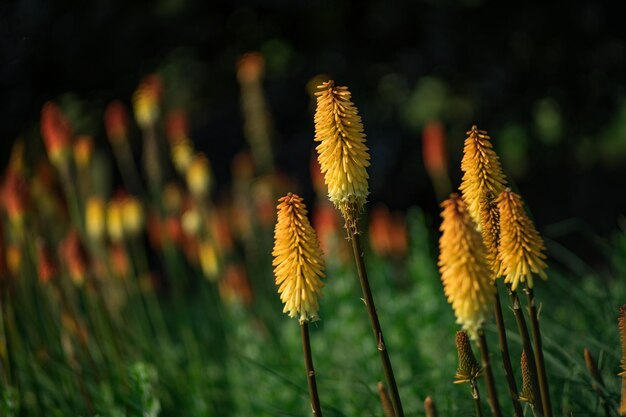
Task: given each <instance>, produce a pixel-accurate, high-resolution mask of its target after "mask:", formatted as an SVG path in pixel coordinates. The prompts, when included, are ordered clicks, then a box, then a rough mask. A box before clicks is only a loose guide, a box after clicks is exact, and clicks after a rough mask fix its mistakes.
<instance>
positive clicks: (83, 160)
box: [74, 135, 94, 169]
mask: <svg viewBox="0 0 626 417" xmlns="http://www.w3.org/2000/svg"><path fill="white" fill-rule="evenodd" d="M93 149H94V144H93V138H92V137H91V136H88V135H81V136H79V137H78V138H76V143H74V162H75V163H76V165H77V166H78V167H80V168H83V169H85V168H87V167H88V166H89V163H90V162H91V157H92V155H93Z"/></svg>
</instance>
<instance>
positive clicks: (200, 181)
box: [186, 154, 213, 199]
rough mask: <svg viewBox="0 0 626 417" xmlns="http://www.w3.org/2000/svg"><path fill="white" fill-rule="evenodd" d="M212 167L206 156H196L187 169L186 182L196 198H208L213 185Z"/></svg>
mask: <svg viewBox="0 0 626 417" xmlns="http://www.w3.org/2000/svg"><path fill="white" fill-rule="evenodd" d="M212 176H213V175H212V173H211V165H210V164H209V160H208V159H207V157H206V156H204V155H202V154H196V155H195V156H194V158H193V160H192V161H191V162H190V163H189V165H188V167H187V173H186V180H187V187H188V188H189V192H191V195H193V196H194V197H195V198H198V199H203V198H206V197H208V195H209V192H210V191H211V186H212V185H213V184H212V183H213V178H212Z"/></svg>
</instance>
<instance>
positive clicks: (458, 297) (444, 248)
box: [438, 194, 495, 339]
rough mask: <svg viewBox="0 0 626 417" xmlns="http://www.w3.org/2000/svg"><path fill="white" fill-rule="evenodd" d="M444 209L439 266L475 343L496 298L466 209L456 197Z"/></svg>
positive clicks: (446, 288) (459, 317)
mask: <svg viewBox="0 0 626 417" xmlns="http://www.w3.org/2000/svg"><path fill="white" fill-rule="evenodd" d="M441 206H442V207H443V212H442V213H441V217H442V218H443V221H442V223H441V227H440V229H439V230H441V232H442V234H441V237H440V238H439V263H438V265H439V272H440V274H441V281H442V283H443V289H444V293H445V295H446V297H447V299H448V302H449V303H450V304H451V305H452V309H453V310H454V314H455V315H456V318H457V323H459V324H461V325H462V326H463V329H464V330H466V331H467V332H468V334H469V336H470V337H471V338H472V339H476V338H477V333H478V330H479V329H480V327H481V326H482V324H483V322H484V321H485V319H487V317H489V315H490V314H491V308H492V306H493V297H494V295H495V287H494V286H493V284H492V282H491V279H490V277H491V271H490V270H489V267H488V265H487V261H486V258H485V247H484V245H483V241H482V238H481V236H480V233H478V232H477V231H476V226H475V224H474V222H473V221H472V218H471V217H470V215H469V210H468V207H467V205H466V204H465V202H464V201H463V200H462V199H461V198H460V197H459V196H458V195H457V194H452V195H451V196H450V198H449V199H448V200H446V201H444V202H443V203H442V204H441Z"/></svg>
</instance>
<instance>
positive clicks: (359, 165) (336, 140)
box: [315, 81, 370, 222]
mask: <svg viewBox="0 0 626 417" xmlns="http://www.w3.org/2000/svg"><path fill="white" fill-rule="evenodd" d="M318 89H320V90H321V91H318V92H317V93H315V95H316V96H317V109H316V111H315V141H316V142H320V143H319V145H317V148H316V149H317V153H318V161H319V163H320V167H321V171H322V173H323V174H324V181H325V182H326V185H327V186H328V197H329V198H330V201H332V202H333V204H334V205H335V206H336V207H338V208H339V209H340V210H341V212H342V214H343V215H344V218H345V219H346V222H349V221H351V220H354V219H353V218H352V217H351V216H353V215H355V214H358V213H359V212H360V211H361V209H362V208H363V205H364V204H365V199H366V198H367V195H368V193H369V191H368V185H367V180H368V178H369V176H368V174H367V171H366V168H367V167H368V166H369V165H370V163H369V159H370V156H369V153H368V148H367V146H366V145H365V134H364V133H363V123H361V116H359V114H358V110H357V108H356V107H355V106H354V104H353V103H352V101H350V98H351V93H350V91H348V88H347V87H335V84H334V82H333V81H328V82H325V83H323V84H322V85H320V86H318Z"/></svg>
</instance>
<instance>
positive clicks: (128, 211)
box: [120, 195, 145, 237]
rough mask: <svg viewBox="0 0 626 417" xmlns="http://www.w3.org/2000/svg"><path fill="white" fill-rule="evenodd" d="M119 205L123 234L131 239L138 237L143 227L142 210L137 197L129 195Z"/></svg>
mask: <svg viewBox="0 0 626 417" xmlns="http://www.w3.org/2000/svg"><path fill="white" fill-rule="evenodd" d="M120 204H121V213H122V227H123V229H124V234H125V235H127V236H132V237H136V236H139V235H140V234H141V232H142V231H143V228H144V226H145V218H144V213H143V212H144V210H143V205H142V204H141V201H140V200H139V199H138V198H137V197H135V196H132V195H129V196H128V197H125V198H124V199H123V200H122V201H121V202H120Z"/></svg>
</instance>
